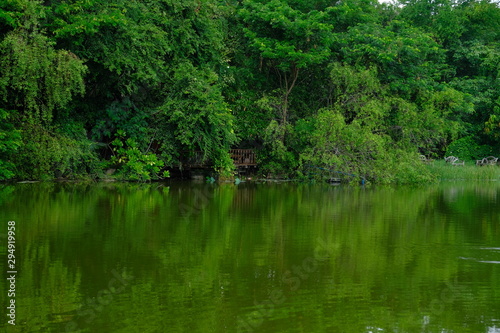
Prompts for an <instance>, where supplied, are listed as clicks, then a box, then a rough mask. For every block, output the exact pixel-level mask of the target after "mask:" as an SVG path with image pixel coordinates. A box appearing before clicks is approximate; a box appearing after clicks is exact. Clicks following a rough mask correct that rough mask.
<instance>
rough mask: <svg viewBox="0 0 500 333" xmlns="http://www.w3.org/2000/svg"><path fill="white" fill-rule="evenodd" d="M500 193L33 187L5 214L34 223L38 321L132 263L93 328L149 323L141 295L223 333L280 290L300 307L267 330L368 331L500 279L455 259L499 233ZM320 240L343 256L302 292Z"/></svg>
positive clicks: (155, 316) (26, 281)
mask: <svg viewBox="0 0 500 333" xmlns="http://www.w3.org/2000/svg"><path fill="white" fill-rule="evenodd" d="M497 191H498V189H496V188H495V187H491V188H482V187H476V186H470V187H465V188H461V187H460V186H457V187H446V186H433V187H426V188H397V189H396V188H357V187H354V188H342V187H340V188H339V187H329V186H324V187H323V186H310V185H293V184H276V185H262V184H240V185H238V186H235V185H233V184H222V185H212V184H196V185H190V186H185V185H176V184H170V185H165V184H98V185H95V184H92V185H88V184H87V185H85V184H78V185H77V184H53V183H50V184H24V185H22V186H16V187H15V190H14V192H13V193H12V195H11V198H10V199H9V200H8V201H4V203H3V207H4V208H6V209H4V210H3V212H4V214H11V215H12V216H15V218H16V219H18V220H19V221H23V225H24V227H23V234H22V235H23V240H22V243H20V244H22V247H21V249H20V251H21V253H22V254H23V258H24V259H23V266H22V272H23V274H22V275H21V276H20V287H19V288H20V289H21V288H22V290H26V291H29V294H30V296H29V297H26V298H22V299H21V302H23V304H24V306H26V308H29V309H30V310H31V309H32V312H31V313H30V317H31V318H32V319H30V321H28V323H32V325H33V327H36V325H39V323H40V322H44V320H45V319H44V318H46V317H47V315H49V314H66V315H64V316H56V317H54V316H53V317H52V318H54V319H53V322H52V324H53V325H59V324H60V325H63V323H64V320H66V319H64V318H68V317H67V316H71V315H75V313H76V312H77V310H78V307H79V306H80V305H81V300H82V299H85V298H86V297H94V296H95V293H96V291H98V290H100V289H102V286H103V285H105V284H106V283H107V282H108V280H109V278H110V277H109V272H110V271H111V270H112V269H126V270H128V271H130V272H131V274H132V275H133V276H135V284H134V285H133V286H132V287H131V289H130V292H129V293H125V294H123V295H120V296H118V297H117V298H116V301H115V302H113V303H111V304H109V307H108V309H109V310H107V311H106V312H103V313H102V314H100V316H99V319H96V321H95V322H94V323H92V324H91V325H94V326H92V327H101V326H99V325H104V324H103V323H104V322H106V321H107V322H110V323H123V322H124V317H125V318H126V317H131V318H136V317H137V316H138V311H139V310H138V309H137V308H133V307H130V306H129V303H130V302H134V303H135V304H141V308H142V307H143V308H145V309H147V311H148V313H149V314H148V316H147V317H148V318H149V319H148V320H149V322H147V323H146V322H141V323H140V324H138V326H137V328H138V329H144V330H145V331H147V329H148V327H167V326H168V327H171V328H172V329H173V330H174V331H176V330H177V331H185V330H186V329H190V330H191V331H200V332H202V331H204V328H206V327H213V328H214V329H215V330H216V331H223V330H224V327H235V326H236V318H237V317H238V316H242V315H243V316H244V315H245V314H247V313H248V311H253V310H254V309H255V304H256V303H260V302H263V301H265V300H266V299H268V298H269V294H270V293H271V292H272V291H273V290H276V289H278V290H283V291H284V292H285V295H286V297H287V302H286V303H284V304H283V305H282V306H279V307H276V309H275V312H274V314H273V320H268V321H266V322H265V323H263V324H262V328H263V329H264V330H265V329H268V330H271V329H272V328H273V327H274V326H273V325H277V326H276V327H289V326H288V325H291V324H290V323H289V322H290V318H293V320H297V321H298V322H300V321H304V322H303V325H307V327H309V328H311V331H315V330H316V331H322V330H324V329H325V328H326V327H337V329H338V330H339V331H343V332H359V331H362V330H363V329H364V328H366V327H367V326H371V325H372V324H374V323H375V324H376V326H377V327H383V328H385V329H387V330H390V329H393V328H394V323H398V325H399V327H400V328H401V329H403V331H413V330H414V329H417V328H419V327H421V323H422V318H423V316H424V315H429V316H431V317H432V316H434V314H433V313H432V312H430V310H429V304H430V303H431V302H432V301H433V300H435V299H436V298H437V299H439V297H440V294H441V292H442V291H443V288H445V286H446V283H448V282H450V281H455V279H456V278H457V277H459V276H460V277H461V278H463V279H470V280H471V281H475V280H476V279H479V278H480V277H481V278H486V279H488V281H491V283H492V284H493V283H494V284H495V285H498V284H499V282H500V281H499V278H500V277H498V276H497V275H495V274H493V271H492V268H491V267H487V266H483V267H481V269H482V271H480V273H478V274H480V275H478V276H473V275H467V274H465V273H464V268H463V266H461V265H463V263H462V262H460V261H459V260H456V258H457V257H458V256H460V255H462V252H461V251H463V249H464V247H465V246H467V244H470V243H471V242H475V241H477V240H478V239H486V240H489V239H494V237H496V239H498V236H499V235H498V223H497V222H498V216H497V215H498V214H496V215H495V211H494V209H493V208H492V204H493V203H495V202H496V201H495V200H496V193H497ZM478 199H479V200H478ZM484 201H487V203H484ZM483 208H484V209H483ZM478 216H479V220H478ZM186 217H187V218H186ZM473 218H474V220H473ZM477 230H479V231H477ZM318 238H320V239H322V240H324V241H325V242H327V243H328V244H330V245H331V252H330V257H329V259H328V260H326V261H325V262H321V263H320V265H319V266H318V268H317V270H316V271H315V272H314V274H309V276H308V278H307V279H303V280H301V285H300V289H299V290H297V291H293V292H292V291H291V290H290V286H289V285H287V283H286V282H285V281H284V278H283V277H284V276H287V274H288V273H287V272H288V271H291V270H292V269H293V267H294V266H295V265H298V264H300V263H301V262H302V261H303V260H304V259H305V258H307V257H310V256H313V254H314V249H315V247H316V246H317V240H318ZM464 274H465V275H464ZM464 283H466V281H464ZM485 290H486V289H485ZM474 292H475V291H474ZM465 294H466V293H463V294H461V295H459V296H457V297H456V300H455V302H454V303H453V307H454V308H453V309H454V313H455V314H450V313H448V312H446V316H451V317H450V318H448V319H447V324H448V326H447V328H448V329H453V325H455V324H456V323H457V322H460V321H461V320H462V318H461V317H459V316H460V315H461V314H465V313H467V311H469V310H470V309H469V303H470V302H469V300H468V299H467V298H466V295H465ZM476 294H477V293H476ZM61 295H62V296H61ZM249 295H251V297H249ZM481 295H483V296H484V297H483V296H482V298H481V297H480V298H479V302H476V303H475V304H476V305H475V306H476V309H480V310H481V311H482V313H483V315H486V317H487V315H488V314H490V313H493V312H492V311H493V310H495V309H491V303H490V300H491V299H492V298H491V297H490V296H491V295H490V296H488V294H487V293H486V294H481ZM496 299H498V297H497V298H496ZM125 300H127V301H125ZM476 301H477V299H476ZM368 305H369V306H368ZM446 305H447V304H446ZM450 306H451V305H450ZM488 306H489V307H490V308H488ZM497 310H498V309H497ZM166 312H167V313H168V315H165V313H166ZM304 313H308V317H307V320H305V319H304V318H303V317H301V316H303V314H304ZM360 315H363V316H364V317H363V318H362V320H359V316H360ZM33 318H34V319H33ZM56 318H58V319H56ZM179 318H184V319H183V320H179ZM186 318H194V319H196V322H197V324H196V325H195V326H191V325H193V322H192V321H190V320H188V319H186ZM300 318H302V319H300ZM324 318H329V319H328V320H324ZM349 318H358V320H357V321H356V320H354V319H349ZM432 318H434V319H436V317H435V316H434V317H432ZM464 318H465V316H464ZM58 323H59V324H58ZM30 325H31V324H30ZM276 327H275V328H276ZM290 327H291V326H290ZM438 328H439V327H437V326H436V327H435V329H436V330H437V329H438ZM33 329H34V328H33ZM457 329H459V328H457ZM430 331H433V330H430Z"/></svg>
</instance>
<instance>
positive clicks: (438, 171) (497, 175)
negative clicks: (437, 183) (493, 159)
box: [427, 161, 500, 180]
mask: <svg viewBox="0 0 500 333" xmlns="http://www.w3.org/2000/svg"><path fill="white" fill-rule="evenodd" d="M427 167H428V169H429V171H430V172H431V173H432V174H433V175H434V176H435V177H436V178H437V179H438V180H500V166H496V165H488V166H477V165H476V162H475V161H466V162H465V165H463V166H454V165H451V164H449V163H446V162H445V161H434V162H432V163H429V164H428V165H427Z"/></svg>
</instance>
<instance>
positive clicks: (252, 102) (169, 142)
mask: <svg viewBox="0 0 500 333" xmlns="http://www.w3.org/2000/svg"><path fill="white" fill-rule="evenodd" d="M499 62H500V8H499V6H498V4H496V3H495V2H490V1H449V0H409V1H399V2H397V3H394V4H379V3H378V2H376V1H370V0H345V1H320V0H318V1H312V0H301V1H299V0H296V1H291V0H290V1H285V0H271V1H260V0H243V1H217V0H176V1H173V0H158V1H134V0H132V1H129V0H127V1H124V0H112V1H102V0H69V1H62V0H54V1H30V0H5V1H3V2H2V3H1V4H0V69H1V70H0V120H1V123H0V179H2V180H5V179H52V178H58V177H63V178H79V177H93V178H98V177H100V176H101V175H102V174H103V170H106V169H108V168H114V169H117V175H118V176H119V177H122V178H124V179H131V180H149V179H155V178H161V177H164V176H167V174H166V173H165V170H168V169H170V168H173V167H177V166H178V164H179V161H180V159H181V158H182V157H185V156H186V155H189V154H193V153H194V152H196V151H201V152H203V155H204V157H205V158H206V159H207V160H210V161H212V162H213V165H214V172H216V173H218V174H219V175H222V176H228V175H231V174H232V172H233V169H234V166H233V165H232V160H231V157H230V155H229V149H231V148H254V149H256V150H257V151H258V156H259V164H260V170H261V172H263V173H265V174H267V175H270V174H272V175H275V176H278V175H280V176H286V177H301V176H306V175H307V169H308V166H310V165H313V166H315V167H319V168H327V169H335V170H341V171H343V172H348V173H354V174H358V175H362V176H363V177H365V178H366V179H368V180H371V181H374V182H385V183H391V182H400V183H414V182H426V181H429V180H430V179H432V174H430V173H429V170H428V169H426V167H425V165H424V164H423V163H421V161H420V159H419V155H425V156H427V157H429V158H442V157H443V156H445V155H446V154H447V152H450V151H453V152H454V153H455V154H456V152H460V158H461V159H465V160H472V159H477V158H482V157H484V156H487V155H495V154H497V155H498V152H499V146H500V145H499V144H500V131H499V129H500V80H499V79H498V76H499V70H500V67H499Z"/></svg>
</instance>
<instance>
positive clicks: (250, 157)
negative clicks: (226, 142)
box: [183, 149, 257, 168]
mask: <svg viewBox="0 0 500 333" xmlns="http://www.w3.org/2000/svg"><path fill="white" fill-rule="evenodd" d="M229 154H230V155H231V158H232V159H233V162H234V165H235V166H236V167H239V166H244V167H249V166H256V165H257V162H256V159H255V152H254V151H253V149H231V150H229ZM203 157H204V154H203V152H201V151H196V152H195V153H194V155H192V156H191V157H189V158H188V159H186V160H185V161H184V162H183V164H184V165H185V166H188V167H191V168H196V167H200V168H201V167H209V166H212V165H213V163H212V161H210V160H208V159H205V160H204V159H203Z"/></svg>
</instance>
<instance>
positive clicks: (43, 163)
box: [13, 124, 100, 179]
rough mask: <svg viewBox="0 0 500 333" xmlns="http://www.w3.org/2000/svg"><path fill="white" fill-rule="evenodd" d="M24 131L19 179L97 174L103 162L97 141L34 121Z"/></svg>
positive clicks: (18, 166) (18, 171) (20, 150)
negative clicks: (50, 128)
mask: <svg viewBox="0 0 500 333" xmlns="http://www.w3.org/2000/svg"><path fill="white" fill-rule="evenodd" d="M21 133H22V145H21V147H20V148H19V150H18V153H17V154H16V155H15V157H14V158H13V161H14V163H15V165H16V166H17V168H16V177H17V178H20V179H53V178H61V177H63V178H82V177H88V176H89V175H90V176H91V177H97V175H98V173H99V171H100V164H99V160H98V158H97V155H96V153H95V145H94V143H93V142H91V141H89V140H75V139H72V138H70V137H68V136H67V135H62V134H60V133H58V132H57V131H55V130H54V131H49V130H47V129H45V128H43V127H42V126H38V125H33V124H25V125H24V127H23V129H22V131H21Z"/></svg>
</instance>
